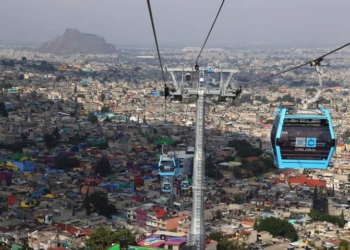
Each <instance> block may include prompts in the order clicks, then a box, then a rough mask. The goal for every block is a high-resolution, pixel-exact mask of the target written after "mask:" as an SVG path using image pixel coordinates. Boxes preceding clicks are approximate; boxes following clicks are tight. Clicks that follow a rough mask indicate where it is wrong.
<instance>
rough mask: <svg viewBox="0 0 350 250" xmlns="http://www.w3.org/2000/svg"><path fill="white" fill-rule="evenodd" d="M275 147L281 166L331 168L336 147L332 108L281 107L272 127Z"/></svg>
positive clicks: (277, 160) (276, 162) (273, 148)
mask: <svg viewBox="0 0 350 250" xmlns="http://www.w3.org/2000/svg"><path fill="white" fill-rule="evenodd" d="M271 147H272V153H273V157H274V161H275V164H276V165H277V166H278V167H279V168H301V169H305V168H307V169H327V167H328V165H329V164H330V161H331V158H332V155H333V153H334V150H335V147H336V137H335V133H334V129H333V125H332V119H331V115H330V113H329V110H328V109H325V108H323V107H322V106H321V107H319V109H318V110H307V109H305V110H299V111H294V110H293V108H288V107H283V106H280V107H279V108H278V110H277V114H276V119H275V121H274V124H273V126H272V129H271Z"/></svg>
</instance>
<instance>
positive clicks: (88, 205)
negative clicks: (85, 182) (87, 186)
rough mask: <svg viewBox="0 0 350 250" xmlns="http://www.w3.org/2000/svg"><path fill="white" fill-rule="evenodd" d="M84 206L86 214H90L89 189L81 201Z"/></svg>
mask: <svg viewBox="0 0 350 250" xmlns="http://www.w3.org/2000/svg"><path fill="white" fill-rule="evenodd" d="M83 205H84V208H85V210H86V215H87V216H89V215H91V201H90V191H89V190H88V191H87V192H86V194H85V198H84V201H83Z"/></svg>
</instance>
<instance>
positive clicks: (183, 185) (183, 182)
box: [181, 180, 190, 190]
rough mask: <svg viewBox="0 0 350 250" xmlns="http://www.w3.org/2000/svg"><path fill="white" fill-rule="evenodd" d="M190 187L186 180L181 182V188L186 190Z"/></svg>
mask: <svg viewBox="0 0 350 250" xmlns="http://www.w3.org/2000/svg"><path fill="white" fill-rule="evenodd" d="M188 189H190V183H189V182H188V181H187V180H183V181H182V182H181V190H188Z"/></svg>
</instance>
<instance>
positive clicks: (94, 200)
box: [89, 191, 117, 218]
mask: <svg viewBox="0 0 350 250" xmlns="http://www.w3.org/2000/svg"><path fill="white" fill-rule="evenodd" d="M89 200H90V204H91V205H92V208H93V209H94V210H95V211H96V212H97V213H98V214H100V215H104V216H106V217H108V218H110V217H111V216H112V215H115V214H116V212H117V209H116V208H115V206H114V205H113V204H109V203H108V197H107V193H105V192H102V191H95V192H93V193H91V194H90V196H89Z"/></svg>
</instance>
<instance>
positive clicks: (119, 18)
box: [0, 0, 350, 47]
mask: <svg viewBox="0 0 350 250" xmlns="http://www.w3.org/2000/svg"><path fill="white" fill-rule="evenodd" d="M220 4H221V1H212V0H191V1H188V0H168V1H164V0H153V1H152V7H153V15H154V18H155V22H156V28H157V33H158V37H159V42H160V45H161V46H163V47H166V46H180V47H181V46H201V45H202V43H203V40H204V38H205V36H206V34H207V32H208V30H209V28H210V25H211V23H212V21H213V20H214V17H215V15H216V13H217V10H218V8H219V6H220ZM1 5H2V7H1V9H0V31H1V34H2V35H1V38H0V44H6V45H9V44H11V45H12V44H13V45H39V44H41V43H44V42H46V41H48V40H51V39H54V38H55V37H57V36H59V35H61V34H62V33H63V32H64V31H65V29H66V28H76V29H78V30H81V31H82V32H85V33H92V34H97V35H100V36H102V37H104V38H105V39H106V41H107V42H109V43H113V44H116V45H143V46H153V42H154V41H153V37H152V30H151V25H150V20H149V15H148V9H147V3H146V1H139V0H128V1H126V0H118V1H113V0H101V1H93V0H74V1H68V0H61V1H47V0H31V1H22V0H4V1H2V3H1ZM349 8H350V1H347V0H337V1H326V0H321V1H320V0H308V1H304V0H295V1H280V0H270V1H260V0H246V1H226V2H225V4H224V7H223V9H222V12H221V14H220V17H219V19H218V21H217V25H216V27H215V29H214V30H213V32H212V36H211V38H210V39H209V42H208V45H209V46H227V45H238V44H239V45H242V44H245V45H249V44H252V45H254V44H270V45H288V46H295V47H297V46H305V45H308V46H309V45H311V46H313V45H316V46H328V45H331V46H334V45H339V44H342V43H344V42H346V41H347V37H348V34H347V33H346V32H345V31H346V30H344V25H345V24H346V23H349V21H350V17H349V15H348V13H347V12H348V9H349ZM141 38H142V39H141Z"/></svg>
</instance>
